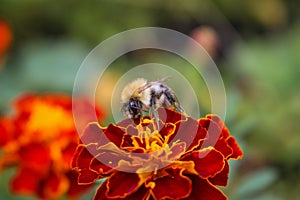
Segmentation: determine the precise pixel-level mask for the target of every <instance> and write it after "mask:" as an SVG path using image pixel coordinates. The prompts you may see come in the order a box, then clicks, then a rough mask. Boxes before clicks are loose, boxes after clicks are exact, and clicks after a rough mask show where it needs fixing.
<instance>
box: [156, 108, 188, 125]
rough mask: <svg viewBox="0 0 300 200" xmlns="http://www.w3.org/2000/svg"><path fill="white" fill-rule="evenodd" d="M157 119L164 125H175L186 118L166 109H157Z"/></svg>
mask: <svg viewBox="0 0 300 200" xmlns="http://www.w3.org/2000/svg"><path fill="white" fill-rule="evenodd" d="M158 116H159V117H158V118H159V119H160V120H162V121H163V122H164V123H169V122H171V123H176V122H179V121H185V120H186V116H184V115H182V114H181V113H179V112H175V111H172V110H170V109H167V108H159V109H158Z"/></svg>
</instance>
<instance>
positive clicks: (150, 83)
mask: <svg viewBox="0 0 300 200" xmlns="http://www.w3.org/2000/svg"><path fill="white" fill-rule="evenodd" d="M169 79H170V77H164V78H161V79H159V80H157V81H151V82H149V83H147V84H146V85H144V86H142V87H141V88H140V89H139V93H141V92H143V91H144V90H146V89H148V88H149V87H151V86H152V84H153V83H163V82H166V81H167V80H169Z"/></svg>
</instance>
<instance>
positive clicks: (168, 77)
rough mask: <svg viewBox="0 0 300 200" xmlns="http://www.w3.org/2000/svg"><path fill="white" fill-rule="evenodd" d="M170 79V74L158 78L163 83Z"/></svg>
mask: <svg viewBox="0 0 300 200" xmlns="http://www.w3.org/2000/svg"><path fill="white" fill-rule="evenodd" d="M170 79H171V77H170V76H167V77H163V78H161V79H159V80H157V81H156V82H159V83H163V82H166V81H168V80H170Z"/></svg>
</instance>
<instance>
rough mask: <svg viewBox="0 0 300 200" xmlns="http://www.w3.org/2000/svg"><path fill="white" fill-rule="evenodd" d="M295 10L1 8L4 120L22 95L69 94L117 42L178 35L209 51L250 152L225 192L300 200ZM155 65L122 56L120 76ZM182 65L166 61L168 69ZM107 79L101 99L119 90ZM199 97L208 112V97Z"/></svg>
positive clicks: (267, 1) (3, 192)
mask: <svg viewBox="0 0 300 200" xmlns="http://www.w3.org/2000/svg"><path fill="white" fill-rule="evenodd" d="M299 8H300V2H297V1H290V0H286V1H283V0H263V1H259V0H245V1H234V0H214V1H202V0H198V1H197V0H190V1H179V0H175V1H171V0H167V1H163V2H162V1H158V0H153V1H133V0H128V1H121V0H115V1H108V0H104V1H100V0H97V1H92V0H88V1H77V0H72V1H71V0H65V1H50V0H23V1H16V0H0V19H1V20H4V21H6V23H8V24H9V26H10V27H11V31H12V34H13V41H12V45H11V47H10V49H9V50H8V51H7V52H6V53H5V55H4V56H3V58H2V59H3V61H2V67H1V71H0V113H2V114H4V113H7V112H8V111H9V109H10V105H9V102H10V101H11V100H12V99H13V98H14V97H15V96H17V95H19V94H21V93H22V92H27V91H37V92H66V93H69V94H71V92H72V88H73V82H74V78H75V75H76V72H77V70H78V68H79V66H80V64H81V62H82V61H83V60H84V58H85V56H86V55H87V54H88V53H89V51H90V50H92V49H93V48H94V47H95V46H96V45H98V44H99V43H100V42H101V41H103V40H105V39H106V38H108V37H110V36H112V35H114V34H117V33H119V32H121V31H125V30H128V29H132V28H137V27H144V26H158V27H165V28H170V29H174V30H177V31H180V32H182V33H185V34H187V35H190V36H192V37H194V38H195V39H196V40H197V41H199V42H200V43H201V44H202V45H203V46H204V48H206V49H207V51H208V53H210V55H211V56H212V57H213V59H214V61H215V62H216V64H217V66H218V68H219V70H220V72H221V74H222V77H223V80H224V84H225V87H226V93H227V115H226V124H227V125H228V127H229V130H230V131H231V133H232V135H234V136H235V137H236V138H237V139H238V141H239V143H240V144H241V146H242V149H243V151H244V158H243V159H242V160H240V161H232V162H231V163H230V164H231V172H230V181H229V186H228V187H227V188H225V189H224V190H225V193H226V194H228V196H229V199H231V200H241V199H242V200H250V199H255V200H269V199H270V200H271V199H272V200H274V199H275V200H277V199H278V200H280V199H284V200H285V199H298V198H300V192H299V189H300V181H299V180H300V154H299V152H300V123H299V120H300V104H299V102H300V84H299V77H300V37H299V35H300V18H299V15H300V13H299V12H298V9H299ZM151 56H153V54H151V53H149V52H146V53H143V52H138V53H136V54H134V55H133V56H132V55H130V56H124V57H122V58H121V59H119V60H118V61H117V62H116V63H115V66H116V67H114V73H116V74H121V73H122V71H124V70H126V66H136V65H137V64H141V63H145V62H149V61H152V62H153V57H151ZM154 57H155V56H154ZM154 59H155V58H154ZM163 59H164V57H162V58H160V60H163ZM162 62H163V61H162ZM178 62H180V61H178V60H176V58H174V59H173V60H172V59H171V60H170V59H169V58H168V59H166V63H168V64H169V65H172V64H170V63H174V64H176V65H178ZM189 70H191V68H189V67H186V71H185V73H186V74H192V73H193V72H192V71H189ZM108 77H110V78H108V79H107V80H108V82H107V87H106V90H107V91H105V89H103V90H101V92H102V93H105V92H109V91H110V88H111V87H112V85H113V81H111V80H112V79H113V77H114V76H113V75H110V76H109V75H108ZM109 81H111V82H109ZM197 95H198V96H199V98H200V101H201V102H202V104H201V105H200V106H202V107H203V109H204V110H206V107H209V102H208V103H207V102H206V97H207V94H205V95H203V94H202V93H201V91H199V94H197ZM104 96H105V95H104ZM103 105H104V107H105V106H106V105H107V100H105V99H103ZM207 110H208V109H207ZM108 114H109V113H108ZM108 118H109V116H108ZM108 121H109V119H108ZM11 175H12V172H11V171H6V172H5V173H4V174H1V175H0V199H25V197H20V196H13V195H10V194H9V191H8V186H7V184H8V180H9V177H10V176H11ZM27 199H28V198H27Z"/></svg>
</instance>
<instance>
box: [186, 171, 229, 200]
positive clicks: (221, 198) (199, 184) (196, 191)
mask: <svg viewBox="0 0 300 200" xmlns="http://www.w3.org/2000/svg"><path fill="white" fill-rule="evenodd" d="M190 179H191V180H192V182H193V186H192V188H193V189H192V192H191V194H190V196H189V197H188V198H186V199H187V200H195V199H197V200H208V199H209V200H226V199H227V197H226V196H225V195H224V194H223V192H222V191H220V190H219V189H218V188H217V187H215V186H213V185H212V184H211V183H209V182H208V181H207V180H206V179H201V178H199V177H198V176H190Z"/></svg>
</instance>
